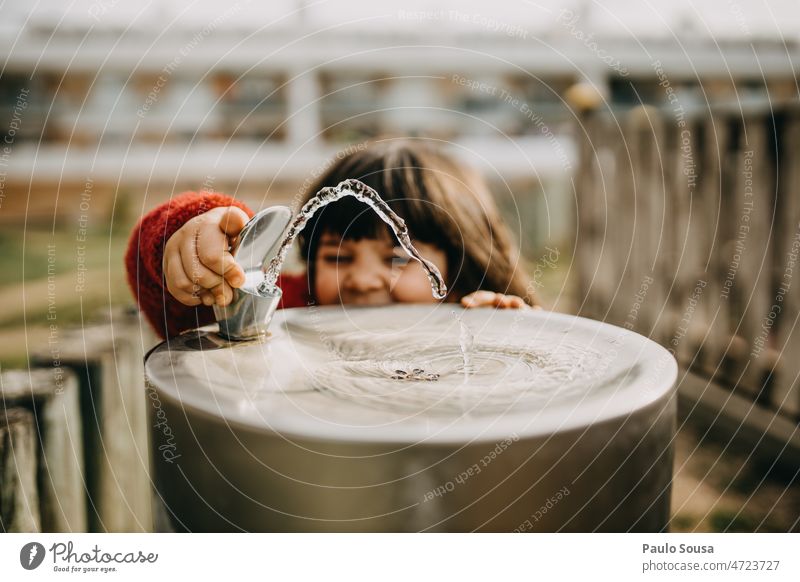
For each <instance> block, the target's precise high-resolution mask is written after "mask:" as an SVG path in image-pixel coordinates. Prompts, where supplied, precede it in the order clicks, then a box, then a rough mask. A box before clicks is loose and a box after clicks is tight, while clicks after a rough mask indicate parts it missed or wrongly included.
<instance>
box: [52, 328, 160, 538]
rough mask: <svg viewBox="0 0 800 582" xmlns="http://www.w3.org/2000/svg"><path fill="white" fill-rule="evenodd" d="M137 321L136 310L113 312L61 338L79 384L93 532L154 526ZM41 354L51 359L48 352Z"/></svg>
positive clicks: (63, 356)
mask: <svg viewBox="0 0 800 582" xmlns="http://www.w3.org/2000/svg"><path fill="white" fill-rule="evenodd" d="M138 322H139V319H138V318H137V317H128V316H124V315H122V314H112V315H111V321H110V322H109V323H101V324H91V325H89V324H87V325H85V326H84V327H82V328H79V329H74V330H70V331H68V332H65V333H64V335H63V337H62V340H61V346H60V357H61V361H62V363H63V365H64V366H66V367H69V368H70V369H72V370H73V371H74V372H75V373H76V374H77V376H78V379H79V383H80V407H81V417H82V422H83V434H84V442H85V459H86V469H85V473H86V483H87V487H88V490H89V499H90V510H89V530H90V531H100V532H139V531H151V530H152V510H151V481H150V471H149V452H148V448H147V438H148V435H147V417H146V408H145V404H146V402H145V396H146V395H145V389H144V364H143V344H142V339H141V337H140V334H139V327H138ZM36 361H38V362H39V363H40V364H46V362H47V360H46V356H45V355H44V354H43V355H42V356H39V357H37V358H36Z"/></svg>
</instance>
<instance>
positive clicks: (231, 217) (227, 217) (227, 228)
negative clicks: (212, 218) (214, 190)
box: [219, 206, 250, 238]
mask: <svg viewBox="0 0 800 582" xmlns="http://www.w3.org/2000/svg"><path fill="white" fill-rule="evenodd" d="M248 220H250V217H248V216H247V213H246V212H245V211H244V210H242V209H241V208H238V207H236V206H228V207H227V208H225V212H224V213H223V214H222V216H221V218H220V220H219V228H220V230H221V231H222V232H224V233H225V234H226V235H228V236H229V237H230V238H233V237H235V236H236V235H238V234H239V233H240V232H241V231H242V229H243V228H244V225H245V224H247V221H248Z"/></svg>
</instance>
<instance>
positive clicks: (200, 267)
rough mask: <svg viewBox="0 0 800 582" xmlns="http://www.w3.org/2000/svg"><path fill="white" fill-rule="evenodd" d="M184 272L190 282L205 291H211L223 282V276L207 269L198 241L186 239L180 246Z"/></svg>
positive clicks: (191, 238)
mask: <svg viewBox="0 0 800 582" xmlns="http://www.w3.org/2000/svg"><path fill="white" fill-rule="evenodd" d="M180 253H181V263H182V264H183V272H184V273H186V275H187V276H188V277H189V280H190V281H191V282H192V283H194V284H195V285H199V286H200V287H202V288H203V289H211V288H212V287H216V286H217V285H219V284H220V283H221V282H222V275H219V274H218V273H215V272H214V271H212V270H211V269H209V268H208V267H206V266H205V265H204V264H203V262H202V261H201V260H200V257H199V256H198V252H197V239H196V238H195V237H186V238H185V239H184V240H183V242H182V243H181V245H180Z"/></svg>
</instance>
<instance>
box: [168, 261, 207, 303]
mask: <svg viewBox="0 0 800 582" xmlns="http://www.w3.org/2000/svg"><path fill="white" fill-rule="evenodd" d="M164 280H165V281H166V284H167V291H169V292H170V294H171V295H172V296H173V297H174V298H175V299H177V300H178V301H180V302H181V303H183V304H184V305H191V306H194V305H199V304H200V303H201V302H202V301H201V299H200V298H199V297H198V296H197V295H196V293H197V292H198V291H199V290H200V288H199V287H198V286H197V285H194V284H193V283H192V282H191V281H190V280H189V277H187V276H186V273H184V271H183V264H182V263H181V261H180V258H179V257H176V256H174V254H171V255H169V256H167V257H165V258H164Z"/></svg>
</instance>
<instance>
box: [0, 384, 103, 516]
mask: <svg viewBox="0 0 800 582" xmlns="http://www.w3.org/2000/svg"><path fill="white" fill-rule="evenodd" d="M0 393H2V396H3V403H4V405H5V406H17V407H24V408H25V409H27V410H28V411H29V412H30V413H31V415H32V419H33V421H34V435H33V436H34V441H35V445H36V451H35V455H36V457H37V459H38V478H37V484H38V498H39V504H40V510H39V513H40V515H41V531H44V532H85V531H86V526H87V519H86V518H87V515H86V490H85V484H84V472H83V454H84V452H83V434H82V427H81V421H80V406H79V401H78V381H77V378H76V377H75V376H74V375H73V374H72V373H70V372H69V371H66V370H61V369H59V368H52V369H50V370H44V369H42V370H30V371H29V370H11V371H6V372H3V373H2V374H0Z"/></svg>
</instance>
